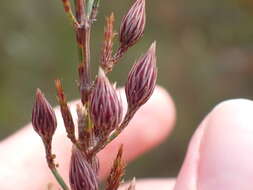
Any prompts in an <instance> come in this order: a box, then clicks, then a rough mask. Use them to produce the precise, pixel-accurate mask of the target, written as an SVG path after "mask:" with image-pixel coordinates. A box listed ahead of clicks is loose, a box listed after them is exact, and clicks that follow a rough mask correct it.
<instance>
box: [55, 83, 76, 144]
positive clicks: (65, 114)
mask: <svg viewBox="0 0 253 190" xmlns="http://www.w3.org/2000/svg"><path fill="white" fill-rule="evenodd" d="M55 87H56V90H57V99H58V102H59V105H60V108H61V115H62V119H63V121H64V126H65V129H66V132H67V135H68V138H69V139H70V140H71V141H72V142H73V143H76V138H75V125H74V121H73V118H72V115H71V112H70V109H69V107H68V104H67V100H66V97H65V95H64V92H63V88H62V84H61V81H60V80H55Z"/></svg>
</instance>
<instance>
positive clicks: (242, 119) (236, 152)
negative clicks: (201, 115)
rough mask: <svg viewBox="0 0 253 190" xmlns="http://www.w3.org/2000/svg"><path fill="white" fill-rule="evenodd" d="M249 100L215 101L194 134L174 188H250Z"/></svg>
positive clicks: (252, 132)
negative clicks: (218, 102) (212, 107)
mask: <svg viewBox="0 0 253 190" xmlns="http://www.w3.org/2000/svg"><path fill="white" fill-rule="evenodd" d="M252 113H253V102H252V101H250V100H246V99H235V100H228V101H224V102H222V103H220V104H218V105H217V106H216V107H215V108H214V109H213V110H212V111H211V113H210V114H209V115H208V116H207V117H206V118H205V120H204V122H203V123H202V124H201V125H200V127H199V128H198V130H197V131H196V133H195V134H194V136H193V138H192V140H191V143H190V146H189V150H188V152H187V156H186V159H185V162H184V165H183V167H182V169H181V171H180V174H179V176H178V180H177V184H176V187H175V189H176V190H181V189H185V188H188V189H193V190H195V189H204V190H209V189H210V190H212V189H216V190H223V189H230V190H233V189H235V190H237V189H244V190H248V189H252V188H253V186H252V182H251V181H252V180H251V179H252V176H253V165H252V164H251V158H252V156H253V150H252V146H253V117H252Z"/></svg>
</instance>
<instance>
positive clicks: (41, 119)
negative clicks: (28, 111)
mask: <svg viewBox="0 0 253 190" xmlns="http://www.w3.org/2000/svg"><path fill="white" fill-rule="evenodd" d="M32 125H33V128H34V130H35V131H36V132H37V133H38V134H39V135H40V136H41V137H42V139H43V140H46V141H50V140H51V139H52V136H53V134H54V132H55V129H56V126H57V122H56V117H55V113H54V110H53V108H52V107H51V105H50V104H49V103H48V101H47V99H46V98H45V96H44V95H43V94H42V92H41V91H40V89H37V92H36V96H35V103H34V106H33V111H32Z"/></svg>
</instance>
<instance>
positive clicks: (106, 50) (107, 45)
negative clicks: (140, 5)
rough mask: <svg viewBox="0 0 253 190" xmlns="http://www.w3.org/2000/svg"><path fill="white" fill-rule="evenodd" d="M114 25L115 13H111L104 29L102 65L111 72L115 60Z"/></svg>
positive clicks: (106, 70)
mask: <svg viewBox="0 0 253 190" xmlns="http://www.w3.org/2000/svg"><path fill="white" fill-rule="evenodd" d="M113 25H114V14H113V13H111V15H110V16H109V17H107V18H106V27H105V31H104V44H103V49H102V56H101V67H102V68H103V69H104V70H105V72H109V71H111V70H112V67H113V62H112V61H111V58H112V49H113V39H114V37H115V35H116V33H114V31H113Z"/></svg>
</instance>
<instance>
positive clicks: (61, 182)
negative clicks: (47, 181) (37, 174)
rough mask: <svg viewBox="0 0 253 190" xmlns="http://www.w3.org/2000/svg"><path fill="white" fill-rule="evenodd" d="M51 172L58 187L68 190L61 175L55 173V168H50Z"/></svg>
mask: <svg viewBox="0 0 253 190" xmlns="http://www.w3.org/2000/svg"><path fill="white" fill-rule="evenodd" d="M51 172H52V173H53V175H54V177H55V179H56V180H57V182H58V183H59V185H60V186H61V187H62V189H63V190H69V188H68V186H67V185H66V183H65V182H64V180H63V178H62V177H61V175H60V174H59V172H58V171H57V169H56V168H52V169H51Z"/></svg>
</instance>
